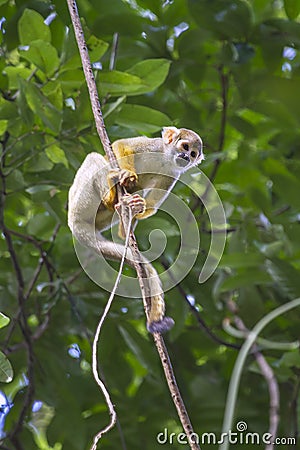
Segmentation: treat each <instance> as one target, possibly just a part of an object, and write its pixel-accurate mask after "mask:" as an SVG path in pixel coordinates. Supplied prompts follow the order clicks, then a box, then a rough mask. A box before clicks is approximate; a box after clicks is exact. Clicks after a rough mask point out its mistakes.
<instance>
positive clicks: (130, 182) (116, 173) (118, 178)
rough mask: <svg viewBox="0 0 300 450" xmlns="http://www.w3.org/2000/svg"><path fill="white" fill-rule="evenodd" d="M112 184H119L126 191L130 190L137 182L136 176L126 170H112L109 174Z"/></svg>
mask: <svg viewBox="0 0 300 450" xmlns="http://www.w3.org/2000/svg"><path fill="white" fill-rule="evenodd" d="M108 176H109V178H110V179H111V181H112V184H113V185H114V184H116V183H120V185H121V186H124V187H125V188H126V189H132V188H134V186H135V185H136V182H137V179H138V177H137V174H136V173H135V172H132V171H131V170H127V169H112V170H111V171H110V172H109V174H108Z"/></svg>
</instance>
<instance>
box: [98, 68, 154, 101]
mask: <svg viewBox="0 0 300 450" xmlns="http://www.w3.org/2000/svg"><path fill="white" fill-rule="evenodd" d="M98 86H99V89H100V94H101V95H102V96H103V95H107V94H110V95H130V94H134V95H135V94H136V93H137V92H138V91H139V90H140V89H141V88H143V89H145V88H146V86H145V85H144V83H143V81H142V80H141V79H140V78H139V77H137V76H135V75H131V74H129V73H126V72H119V71H117V70H112V71H110V72H100V73H99V80H98Z"/></svg>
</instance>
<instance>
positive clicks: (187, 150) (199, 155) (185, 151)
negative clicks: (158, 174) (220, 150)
mask: <svg viewBox="0 0 300 450" xmlns="http://www.w3.org/2000/svg"><path fill="white" fill-rule="evenodd" d="M184 131H185V130H184ZM184 131H183V133H182V134H183V135H184V134H185V133H184ZM192 133H193V132H191V131H189V133H188V136H179V139H178V140H177V142H176V144H175V147H176V150H177V153H176V156H175V162H176V165H177V166H179V167H182V168H184V169H187V168H189V167H190V166H194V165H196V164H200V163H201V161H202V160H203V159H204V155H203V150H202V149H203V145H202V140H201V138H200V137H199V136H198V135H197V134H196V133H193V134H192ZM187 138H188V139H187Z"/></svg>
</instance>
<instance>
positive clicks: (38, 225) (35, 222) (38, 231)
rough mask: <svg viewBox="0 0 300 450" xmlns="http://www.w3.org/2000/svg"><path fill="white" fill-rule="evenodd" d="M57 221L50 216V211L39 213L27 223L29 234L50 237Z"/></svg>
mask: <svg viewBox="0 0 300 450" xmlns="http://www.w3.org/2000/svg"><path fill="white" fill-rule="evenodd" d="M54 225H55V221H54V220H53V218H52V217H50V215H49V213H48V212H46V213H39V214H36V215H35V216H34V217H32V218H31V219H30V220H29V221H28V224H27V231H28V233H29V234H32V235H34V236H39V237H40V238H48V237H50V236H51V233H52V232H53V226H54Z"/></svg>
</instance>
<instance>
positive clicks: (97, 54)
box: [87, 35, 109, 63]
mask: <svg viewBox="0 0 300 450" xmlns="http://www.w3.org/2000/svg"><path fill="white" fill-rule="evenodd" d="M87 47H88V50H89V55H90V60H91V62H92V63H93V62H96V61H99V60H100V59H101V58H102V56H103V55H104V53H105V52H106V50H107V49H108V47H109V44H108V43H107V42H104V41H102V40H101V39H98V38H96V36H94V35H92V36H90V37H89V38H88V40H87Z"/></svg>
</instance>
